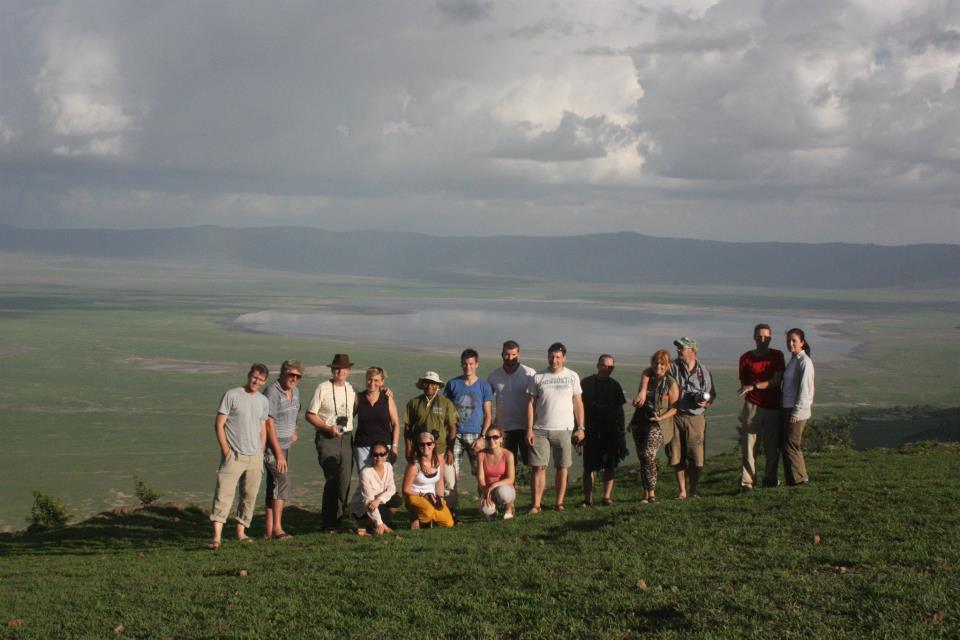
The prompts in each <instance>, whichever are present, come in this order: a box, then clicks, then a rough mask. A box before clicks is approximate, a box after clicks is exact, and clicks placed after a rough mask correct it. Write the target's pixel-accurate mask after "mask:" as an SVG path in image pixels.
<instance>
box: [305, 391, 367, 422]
mask: <svg viewBox="0 0 960 640" xmlns="http://www.w3.org/2000/svg"><path fill="white" fill-rule="evenodd" d="M356 396H357V394H356V392H355V391H354V390H353V385H351V384H350V383H349V382H345V383H344V384H343V386H342V387H338V386H336V385H335V384H333V383H332V382H331V381H329V380H324V381H323V382H321V383H320V384H319V385H317V389H316V391H314V392H313V398H312V399H311V400H310V405H309V406H308V407H307V413H315V414H317V416H319V418H320V419H321V420H323V423H324V424H327V425H334V424H336V423H337V418H338V417H343V416H346V417H347V427H346V429H345V431H352V430H353V401H354V398H356Z"/></svg>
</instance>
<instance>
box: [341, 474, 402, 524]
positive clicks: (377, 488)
mask: <svg viewBox="0 0 960 640" xmlns="http://www.w3.org/2000/svg"><path fill="white" fill-rule="evenodd" d="M383 468H384V471H383V477H382V478H381V477H380V474H379V473H377V470H376V469H375V468H373V467H364V468H363V469H362V470H361V471H360V486H359V487H357V491H356V493H354V494H353V501H352V504H351V507H350V510H351V511H352V512H353V514H354V515H357V516H360V515H363V514H366V515H368V516H369V517H370V519H371V520H373V521H374V522H375V523H376V524H382V523H383V520H382V519H381V518H380V511H379V510H378V509H374V510H373V511H370V510H369V509H368V508H367V505H368V504H370V503H371V502H373V501H374V500H379V501H380V504H384V503H385V502H386V501H387V500H389V499H390V498H392V497H393V496H394V494H395V493H396V492H397V484H396V481H395V480H394V479H393V466H392V465H391V464H390V463H389V462H385V463H383Z"/></svg>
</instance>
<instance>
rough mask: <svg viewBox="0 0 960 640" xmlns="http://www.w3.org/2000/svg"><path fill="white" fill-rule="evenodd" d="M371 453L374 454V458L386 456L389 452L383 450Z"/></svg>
mask: <svg viewBox="0 0 960 640" xmlns="http://www.w3.org/2000/svg"><path fill="white" fill-rule="evenodd" d="M370 455H371V456H373V457H374V458H386V457H387V452H386V451H381V452H380V453H371V454H370Z"/></svg>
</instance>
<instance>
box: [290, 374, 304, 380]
mask: <svg viewBox="0 0 960 640" xmlns="http://www.w3.org/2000/svg"><path fill="white" fill-rule="evenodd" d="M287 377H288V378H296V379H297V380H299V379H300V378H302V377H303V374H302V373H288V374H287Z"/></svg>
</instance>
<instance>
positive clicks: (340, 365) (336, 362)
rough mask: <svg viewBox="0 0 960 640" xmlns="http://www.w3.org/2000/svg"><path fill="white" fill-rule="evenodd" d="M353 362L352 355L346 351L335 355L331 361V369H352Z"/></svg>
mask: <svg viewBox="0 0 960 640" xmlns="http://www.w3.org/2000/svg"><path fill="white" fill-rule="evenodd" d="M352 367H353V363H352V362H350V356H348V355H347V354H345V353H338V354H336V355H335V356H333V362H331V363H330V368H331V369H350V368H352Z"/></svg>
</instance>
